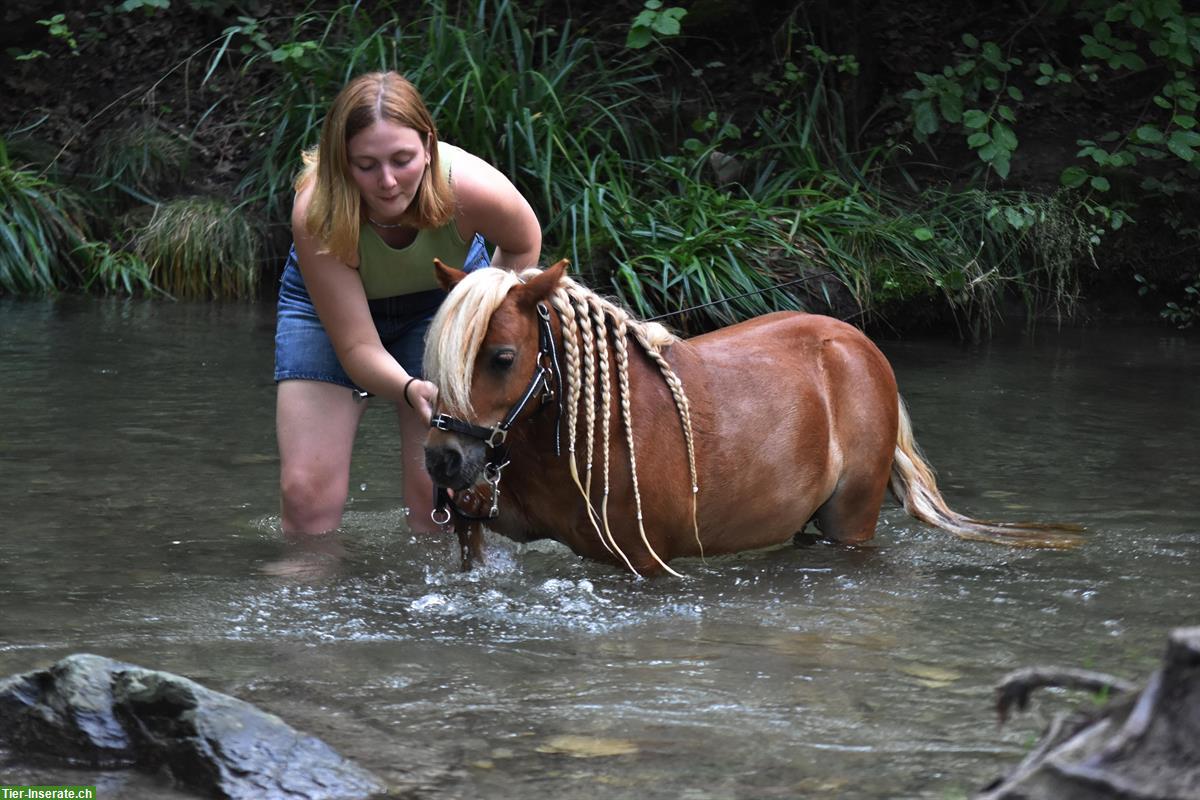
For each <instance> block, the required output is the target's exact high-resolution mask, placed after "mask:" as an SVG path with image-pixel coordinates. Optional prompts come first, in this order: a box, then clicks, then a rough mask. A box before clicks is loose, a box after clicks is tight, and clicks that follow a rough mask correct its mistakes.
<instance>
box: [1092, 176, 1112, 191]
mask: <svg viewBox="0 0 1200 800" xmlns="http://www.w3.org/2000/svg"><path fill="white" fill-rule="evenodd" d="M1092 188H1093V189H1095V190H1096V191H1098V192H1107V191H1108V189H1109V185H1108V178H1106V177H1104V176H1103V175H1096V176H1095V177H1093V178H1092Z"/></svg>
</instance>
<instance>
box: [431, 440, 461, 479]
mask: <svg viewBox="0 0 1200 800" xmlns="http://www.w3.org/2000/svg"><path fill="white" fill-rule="evenodd" d="M462 465H463V459H462V454H461V453H459V452H458V451H457V450H454V449H453V448H449V447H438V448H436V449H428V450H426V451H425V469H426V470H427V471H428V472H429V474H430V476H431V477H433V478H434V479H435V480H437V481H439V482H440V483H442V484H443V485H449V484H451V483H453V482H454V480H455V479H456V478H457V477H458V475H459V473H460V472H462Z"/></svg>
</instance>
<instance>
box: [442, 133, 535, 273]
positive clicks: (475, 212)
mask: <svg viewBox="0 0 1200 800" xmlns="http://www.w3.org/2000/svg"><path fill="white" fill-rule="evenodd" d="M454 197H455V201H456V203H457V206H458V226H459V232H460V233H462V234H463V236H464V238H468V239H469V238H470V237H471V236H473V235H474V234H475V233H481V234H483V238H484V239H487V240H488V241H489V242H492V243H494V244H495V245H496V252H495V254H494V255H493V256H492V266H494V267H506V268H508V269H524V268H525V267H536V266H537V265H538V259H539V258H540V257H541V250H542V228H541V225H540V224H539V223H538V219H537V215H536V214H534V213H533V208H531V207H530V205H529V202H528V201H526V200H525V198H524V197H523V196H522V195H521V193H520V192H519V191H517V187H515V186H513V184H512V181H510V180H509V179H508V178H507V177H505V175H504V174H503V173H501V172H500V170H498V169H496V168H495V167H493V166H492V165H491V164H489V163H487V162H486V161H484V160H483V159H481V158H478V157H477V156H473V155H471V154H470V153H468V152H466V151H465V150H459V151H458V152H457V153H456V154H455V158H454Z"/></svg>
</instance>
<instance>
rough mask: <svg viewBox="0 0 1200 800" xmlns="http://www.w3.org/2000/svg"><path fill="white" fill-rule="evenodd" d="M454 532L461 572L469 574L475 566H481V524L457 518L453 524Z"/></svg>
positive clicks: (482, 562) (482, 560)
mask: <svg viewBox="0 0 1200 800" xmlns="http://www.w3.org/2000/svg"><path fill="white" fill-rule="evenodd" d="M454 531H455V533H457V534H458V550H459V553H460V554H461V556H462V571H463V572H470V571H471V570H472V569H473V568H474V567H476V566H483V564H484V558H483V523H482V522H473V521H471V520H466V519H463V518H462V517H458V518H457V519H456V521H455V523H454Z"/></svg>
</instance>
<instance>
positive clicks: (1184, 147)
mask: <svg viewBox="0 0 1200 800" xmlns="http://www.w3.org/2000/svg"><path fill="white" fill-rule="evenodd" d="M1185 133H1192V131H1175V132H1174V133H1172V134H1171V138H1170V139H1167V149H1168V150H1170V151H1171V152H1172V153H1174V154H1175V155H1176V156H1178V157H1179V158H1181V159H1183V160H1184V161H1186V162H1188V163H1189V164H1191V163H1192V162H1193V161H1195V158H1196V151H1195V150H1193V149H1192V145H1191V144H1189V143H1188V142H1187V140H1186V139H1185V138H1184V136H1183V134H1185ZM1193 135H1196V134H1193Z"/></svg>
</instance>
